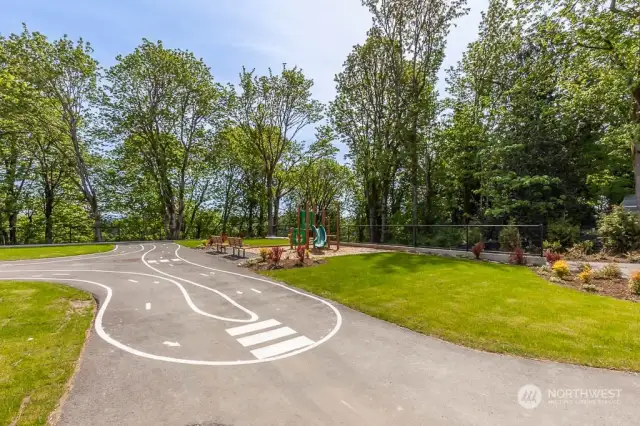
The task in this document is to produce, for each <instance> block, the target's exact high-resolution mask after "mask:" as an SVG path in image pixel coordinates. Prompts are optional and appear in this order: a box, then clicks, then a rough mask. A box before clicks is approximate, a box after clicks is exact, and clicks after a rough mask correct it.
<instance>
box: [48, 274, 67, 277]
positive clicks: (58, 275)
mask: <svg viewBox="0 0 640 426" xmlns="http://www.w3.org/2000/svg"><path fill="white" fill-rule="evenodd" d="M51 275H53V276H54V277H66V276H68V275H69V274H51Z"/></svg>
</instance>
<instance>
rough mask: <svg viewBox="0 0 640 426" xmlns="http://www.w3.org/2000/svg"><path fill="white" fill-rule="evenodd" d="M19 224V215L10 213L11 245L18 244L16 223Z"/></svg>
mask: <svg viewBox="0 0 640 426" xmlns="http://www.w3.org/2000/svg"><path fill="white" fill-rule="evenodd" d="M17 222H18V213H15V212H11V213H9V244H12V245H15V244H18V238H17V232H16V223H17Z"/></svg>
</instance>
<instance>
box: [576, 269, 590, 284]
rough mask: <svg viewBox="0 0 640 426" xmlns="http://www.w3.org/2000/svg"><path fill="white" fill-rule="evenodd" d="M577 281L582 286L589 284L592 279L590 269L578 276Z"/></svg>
mask: <svg viewBox="0 0 640 426" xmlns="http://www.w3.org/2000/svg"><path fill="white" fill-rule="evenodd" d="M578 279H579V280H580V281H581V282H582V283H583V284H591V280H592V279H593V271H592V270H591V269H585V270H584V271H582V272H580V273H579V274H578Z"/></svg>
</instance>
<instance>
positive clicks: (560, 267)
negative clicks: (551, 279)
mask: <svg viewBox="0 0 640 426" xmlns="http://www.w3.org/2000/svg"><path fill="white" fill-rule="evenodd" d="M552 269H553V272H555V273H556V275H557V276H558V278H560V279H561V280H563V279H564V278H565V277H566V276H567V275H569V272H570V271H569V264H568V263H567V262H566V261H564V260H558V261H557V262H556V263H554V264H553V267H552Z"/></svg>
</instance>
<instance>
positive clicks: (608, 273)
mask: <svg viewBox="0 0 640 426" xmlns="http://www.w3.org/2000/svg"><path fill="white" fill-rule="evenodd" d="M598 276H599V277H601V278H608V279H615V278H622V270H621V269H620V267H619V266H618V265H616V264H615V263H610V264H608V265H607V266H605V267H604V268H602V269H600V270H599V271H598Z"/></svg>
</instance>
